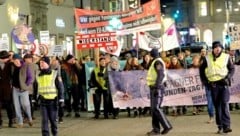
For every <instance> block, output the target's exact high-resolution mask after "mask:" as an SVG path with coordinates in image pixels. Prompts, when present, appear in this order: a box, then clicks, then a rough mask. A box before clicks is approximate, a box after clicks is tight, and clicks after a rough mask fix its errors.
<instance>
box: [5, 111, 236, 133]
mask: <svg viewBox="0 0 240 136" xmlns="http://www.w3.org/2000/svg"><path fill="white" fill-rule="evenodd" d="M4 114H5V111H4ZM36 114H37V115H39V112H37V113H36ZM92 116H93V114H92V113H81V118H75V117H71V118H64V123H63V124H60V125H59V136H96V135H98V136H145V134H146V132H147V131H149V130H150V129H151V118H150V117H149V116H148V117H141V118H138V117H137V118H133V117H132V118H128V117H126V116H127V115H126V113H124V112H123V113H121V114H120V118H119V119H116V120H113V119H108V120H105V119H99V120H94V119H92V118H91V117H92ZM231 117H232V129H233V132H232V133H229V134H227V135H228V136H239V135H240V129H239V126H240V121H239V120H240V111H234V112H232V113H231ZM168 118H169V120H170V122H171V123H172V125H173V127H174V129H173V130H172V131H171V132H170V133H169V134H167V135H168V136H217V135H218V134H216V133H215V132H216V131H217V127H216V125H215V123H213V124H207V123H206V121H207V120H208V116H207V114H206V112H204V113H201V115H196V116H192V115H191V114H190V113H189V114H188V115H186V116H178V117H172V116H168ZM40 135H41V133H40V117H37V119H36V120H35V121H34V127H32V128H29V126H28V125H27V124H25V125H24V128H18V129H17V128H8V127H7V120H6V115H5V116H4V128H2V129H0V136H40Z"/></svg>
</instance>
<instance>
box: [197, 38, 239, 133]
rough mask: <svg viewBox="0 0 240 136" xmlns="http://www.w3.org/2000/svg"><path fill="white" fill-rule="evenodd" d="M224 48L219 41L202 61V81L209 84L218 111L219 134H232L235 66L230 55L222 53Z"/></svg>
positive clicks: (214, 43) (213, 44)
mask: <svg viewBox="0 0 240 136" xmlns="http://www.w3.org/2000/svg"><path fill="white" fill-rule="evenodd" d="M222 50H223V46H222V44H221V43H220V42H219V41H215V42H213V43H212V53H210V54H209V55H208V56H206V57H205V58H204V59H202V64H201V66H200V76H201V79H205V80H204V81H206V82H208V84H209V86H210V90H211V94H212V100H213V104H214V106H215V111H216V113H215V114H216V124H217V126H218V131H217V133H229V132H232V129H231V121H230V112H229V99H230V92H229V88H228V87H229V86H230V85H231V79H232V77H233V74H234V72H235V68H234V64H233V62H232V61H231V59H230V57H229V54H226V53H224V52H222Z"/></svg>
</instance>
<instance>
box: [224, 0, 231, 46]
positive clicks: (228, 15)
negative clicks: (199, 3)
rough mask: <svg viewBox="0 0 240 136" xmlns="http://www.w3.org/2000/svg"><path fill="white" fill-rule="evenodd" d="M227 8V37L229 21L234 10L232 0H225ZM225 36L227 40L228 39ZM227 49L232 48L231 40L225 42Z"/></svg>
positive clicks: (227, 36)
mask: <svg viewBox="0 0 240 136" xmlns="http://www.w3.org/2000/svg"><path fill="white" fill-rule="evenodd" d="M225 9H226V23H227V29H226V30H227V31H226V32H227V35H226V38H229V22H230V11H231V10H232V2H231V1H230V0H225ZM226 38H225V40H226ZM225 49H226V50H227V49H230V42H227V43H226V44H225Z"/></svg>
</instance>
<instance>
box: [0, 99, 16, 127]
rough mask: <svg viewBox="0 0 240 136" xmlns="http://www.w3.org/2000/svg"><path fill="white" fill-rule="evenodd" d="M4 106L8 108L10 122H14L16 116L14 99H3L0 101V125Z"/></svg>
mask: <svg viewBox="0 0 240 136" xmlns="http://www.w3.org/2000/svg"><path fill="white" fill-rule="evenodd" d="M3 107H5V108H6V111H7V116H8V120H9V124H12V123H13V117H14V107H13V101H12V100H1V101H0V125H2V108H3Z"/></svg>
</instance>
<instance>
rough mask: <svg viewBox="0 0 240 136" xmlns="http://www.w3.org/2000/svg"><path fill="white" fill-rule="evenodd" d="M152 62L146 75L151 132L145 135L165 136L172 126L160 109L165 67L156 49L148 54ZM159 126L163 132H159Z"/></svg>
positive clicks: (163, 89)
mask: <svg viewBox="0 0 240 136" xmlns="http://www.w3.org/2000/svg"><path fill="white" fill-rule="evenodd" d="M150 54H151V56H152V57H153V61H152V63H151V65H150V67H149V70H148V73H147V84H148V86H149V87H150V101H151V110H152V130H151V131H150V132H148V133H147V135H149V136H151V135H158V134H160V133H161V134H167V133H168V132H169V131H170V130H171V129H172V125H171V124H170V122H169V121H168V119H167V118H166V116H165V115H164V113H163V112H162V110H161V109H160V107H161V104H162V101H163V96H164V91H165V88H164V79H166V67H165V64H164V62H163V60H162V59H161V58H160V57H159V53H158V50H157V49H152V50H151V52H150ZM160 124H161V125H162V127H163V131H162V132H161V131H160Z"/></svg>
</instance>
